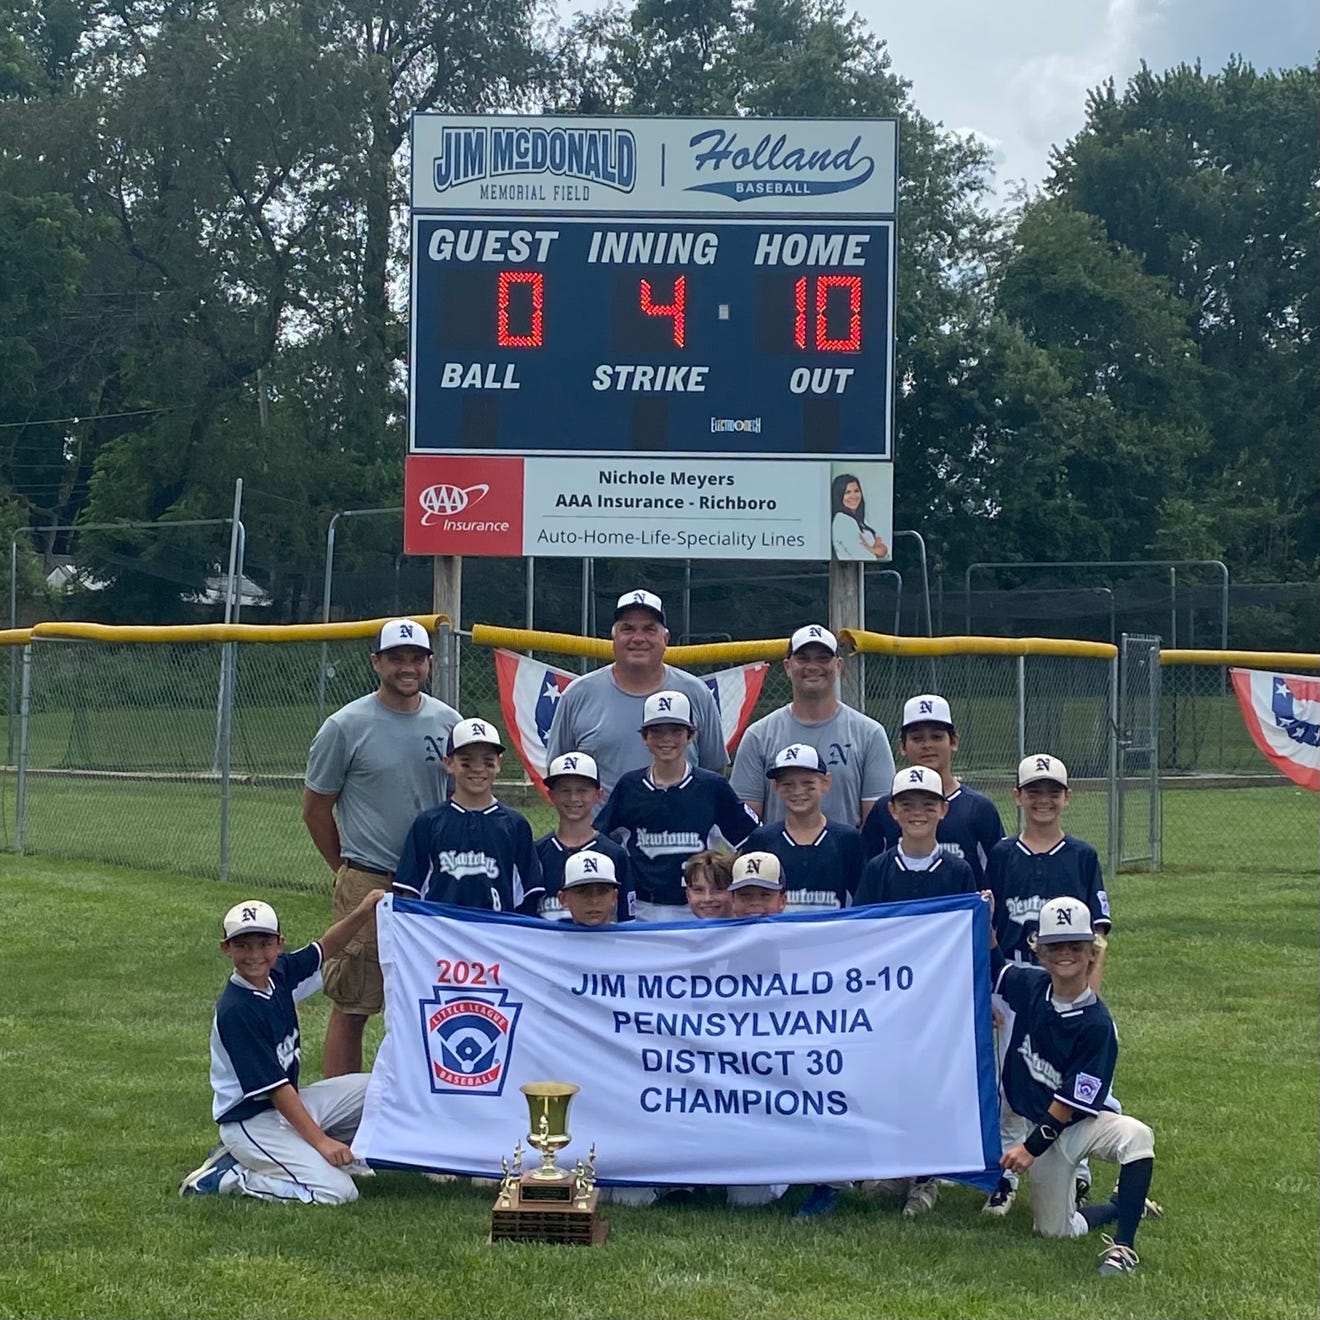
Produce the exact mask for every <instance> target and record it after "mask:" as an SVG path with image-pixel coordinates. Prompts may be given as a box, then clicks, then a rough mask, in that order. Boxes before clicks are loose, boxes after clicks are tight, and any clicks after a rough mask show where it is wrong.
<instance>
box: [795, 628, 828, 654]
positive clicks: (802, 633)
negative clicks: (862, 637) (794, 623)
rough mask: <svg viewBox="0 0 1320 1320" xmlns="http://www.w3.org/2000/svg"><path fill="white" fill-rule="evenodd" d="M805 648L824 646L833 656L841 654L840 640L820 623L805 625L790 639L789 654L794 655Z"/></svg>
mask: <svg viewBox="0 0 1320 1320" xmlns="http://www.w3.org/2000/svg"><path fill="white" fill-rule="evenodd" d="M804 646H823V647H824V648H825V649H826V650H827V651H828V652H829V653H830V654H831V655H838V654H839V639H838V638H837V637H836V636H835V635H834V634H833V633H832V632H830V630H829V629H828V628H825V627H822V625H820V624H819V623H807V624H803V626H802V627H801V628H799V629H798V630H797V632H795V633H794V634H793V636H792V637H790V638H789V639H788V653H789V655H792V654H793V653H794V652H796V651H800V650H801V649H802V648H803V647H804Z"/></svg>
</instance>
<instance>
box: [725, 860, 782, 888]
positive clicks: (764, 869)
mask: <svg viewBox="0 0 1320 1320" xmlns="http://www.w3.org/2000/svg"><path fill="white" fill-rule="evenodd" d="M783 887H784V870H783V867H781V866H780V865H779V858H778V857H776V856H775V855H774V853H768V852H749V853H743V855H742V856H741V857H739V858H738V859H737V860H736V861H735V862H734V864H733V883H732V884H731V885H730V886H729V890H730V892H732V891H733V890H735V889H774V890H779V889H783Z"/></svg>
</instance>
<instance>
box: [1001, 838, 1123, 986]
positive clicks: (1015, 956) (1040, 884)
mask: <svg viewBox="0 0 1320 1320" xmlns="http://www.w3.org/2000/svg"><path fill="white" fill-rule="evenodd" d="M985 874H986V888H987V889H990V890H992V891H993V892H994V896H995V938H996V939H997V940H998V941H999V947H1000V949H1001V950H1002V951H1003V954H1004V957H1005V958H1008V959H1010V960H1011V961H1012V962H1019V963H1034V962H1035V961H1036V955H1035V954H1034V953H1032V951H1031V946H1030V945H1029V944H1028V943H1027V941H1028V940H1029V939H1030V937H1031V936H1032V935H1034V934H1035V933H1036V927H1037V926H1038V925H1039V924H1040V910H1041V908H1042V907H1044V905H1045V904H1046V903H1048V902H1049V901H1050V899H1052V898H1076V899H1079V900H1080V901H1081V902H1083V903H1085V904H1086V906H1087V907H1088V908H1090V909H1091V920H1092V921H1093V922H1094V923H1095V924H1096V925H1097V926H1100V927H1102V928H1103V929H1105V930H1108V929H1109V925H1110V920H1109V895H1108V894H1106V893H1105V888H1104V885H1105V882H1104V879H1103V878H1102V877H1101V875H1100V858H1099V857H1098V856H1096V851H1095V849H1094V848H1092V847H1091V845H1090V844H1089V843H1085V842H1083V841H1082V840H1081V839H1077V838H1074V837H1073V836H1072V835H1071V834H1065V835H1064V836H1063V838H1062V839H1060V840H1059V842H1058V843H1056V844H1055V845H1054V847H1053V848H1051V849H1050V850H1049V851H1048V852H1043V853H1034V852H1032V851H1031V849H1030V848H1028V847H1027V846H1026V844H1024V843H1023V842H1022V840H1021V839H1020V838H1013V839H1002V840H1001V841H1000V842H999V843H997V844H995V846H994V848H992V849H991V851H990V862H989V864H988V865H987V867H986V873H985Z"/></svg>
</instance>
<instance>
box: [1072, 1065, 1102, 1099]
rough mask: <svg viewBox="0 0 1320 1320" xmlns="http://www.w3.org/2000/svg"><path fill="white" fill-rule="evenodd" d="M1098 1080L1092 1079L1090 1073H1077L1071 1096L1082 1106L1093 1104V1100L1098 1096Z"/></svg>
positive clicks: (1096, 1078)
mask: <svg viewBox="0 0 1320 1320" xmlns="http://www.w3.org/2000/svg"><path fill="white" fill-rule="evenodd" d="M1100 1085H1101V1083H1100V1079H1099V1078H1098V1077H1092V1076H1091V1074H1090V1073H1078V1074H1077V1080H1076V1081H1075V1082H1074V1083H1073V1095H1074V1096H1076V1097H1077V1099H1078V1100H1080V1101H1081V1102H1082V1104H1084V1105H1093V1104H1095V1098H1096V1096H1098V1095H1099V1094H1100Z"/></svg>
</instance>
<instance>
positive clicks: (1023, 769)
mask: <svg viewBox="0 0 1320 1320" xmlns="http://www.w3.org/2000/svg"><path fill="white" fill-rule="evenodd" d="M1042 779H1048V780H1051V781H1052V782H1053V783H1056V784H1062V785H1063V786H1064V788H1067V787H1068V767H1067V766H1066V765H1064V763H1063V762H1062V761H1060V760H1059V758H1058V757H1057V756H1024V757H1023V758H1022V760H1021V761H1019V762H1018V771H1017V786H1018V787H1019V788H1026V786H1027V785H1028V784H1036V783H1039V782H1040V781H1041V780H1042Z"/></svg>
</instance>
